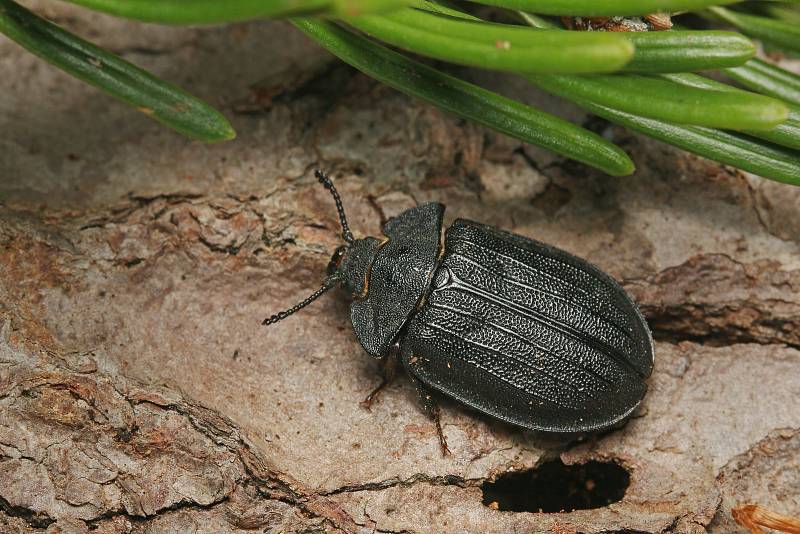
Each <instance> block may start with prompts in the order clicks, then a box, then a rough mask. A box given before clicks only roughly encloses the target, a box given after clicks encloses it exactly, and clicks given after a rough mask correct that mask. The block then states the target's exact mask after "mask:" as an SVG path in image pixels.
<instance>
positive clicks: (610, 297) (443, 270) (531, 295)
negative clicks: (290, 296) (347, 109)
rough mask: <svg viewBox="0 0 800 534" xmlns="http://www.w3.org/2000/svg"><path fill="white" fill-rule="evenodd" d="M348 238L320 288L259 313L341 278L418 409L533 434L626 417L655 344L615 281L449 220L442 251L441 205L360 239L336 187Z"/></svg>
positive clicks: (532, 245) (354, 309) (540, 248)
mask: <svg viewBox="0 0 800 534" xmlns="http://www.w3.org/2000/svg"><path fill="white" fill-rule="evenodd" d="M316 176H317V178H318V179H319V181H320V182H321V183H322V184H323V185H324V186H325V188H327V189H328V190H329V191H330V192H331V194H332V195H333V199H334V201H335V203H336V209H337V211H338V212H339V220H340V222H341V225H342V237H343V239H344V241H345V245H343V246H341V247H339V248H338V249H337V250H336V252H335V253H334V255H333V258H332V259H331V263H330V264H329V266H328V277H327V278H326V279H325V282H324V284H323V286H322V287H321V288H320V289H318V290H317V291H316V292H315V293H313V294H312V295H311V296H310V297H308V298H307V299H306V300H304V301H303V302H301V303H300V304H298V305H296V306H294V307H292V308H290V309H288V310H286V311H283V312H281V313H278V314H276V315H273V316H272V317H270V318H268V319H265V320H264V322H263V324H265V325H269V324H273V323H275V322H277V321H280V320H281V319H284V318H286V317H288V316H289V315H291V314H293V313H295V312H296V311H298V310H299V309H301V308H303V307H305V306H307V305H308V304H310V303H311V302H313V301H314V300H315V299H317V298H318V297H319V296H320V295H322V294H323V293H324V292H325V291H327V290H329V289H331V288H333V287H336V286H340V285H343V286H344V287H345V288H346V289H347V290H348V291H349V292H350V293H351V294H352V296H353V299H354V300H353V302H352V304H351V306H350V318H351V321H352V323H353V328H354V330H355V333H356V337H357V338H358V340H359V341H360V342H361V346H362V347H364V350H366V351H367V353H369V354H370V355H371V356H374V357H375V358H380V359H385V361H386V362H387V363H388V364H389V365H387V373H385V375H386V376H385V377H384V382H383V383H382V384H381V386H380V387H379V388H378V389H376V390H375V391H373V393H372V394H370V396H369V397H368V398H367V401H365V402H367V403H369V402H371V400H372V398H374V395H375V394H376V393H377V392H378V391H380V389H381V388H382V387H383V386H384V385H385V384H386V382H387V381H388V378H389V375H391V373H392V371H393V369H394V361H395V358H394V356H393V355H394V354H395V353H394V352H393V351H392V349H393V347H395V346H398V345H399V349H400V350H399V358H400V361H401V362H402V364H403V367H405V369H406V371H407V372H408V375H409V376H410V377H411V379H412V381H413V382H414V384H415V385H416V386H417V390H418V392H419V393H420V399H421V401H422V405H423V407H424V408H425V410H426V412H427V413H428V414H429V415H431V416H432V417H434V419H435V421H436V423H437V429H438V430H439V437H440V442H441V445H442V450H443V451H447V445H446V443H445V441H444V437H443V436H442V434H441V428H440V426H439V421H438V409H437V408H436V405H435V403H434V402H433V399H432V397H431V395H430V394H429V393H428V391H429V390H430V389H433V390H435V391H438V392H440V393H443V394H444V395H446V396H448V397H451V398H453V399H455V400H457V401H459V402H461V403H463V404H465V405H467V406H469V407H471V408H474V409H476V410H479V411H481V412H484V413H486V414H488V415H491V416H493V417H496V418H498V419H501V420H503V421H506V422H509V423H513V424H516V425H519V426H522V427H525V428H529V429H532V430H541V431H549V432H585V431H593V430H599V429H602V428H606V427H609V426H612V425H614V424H615V423H617V422H619V421H621V420H622V419H624V418H625V417H627V416H628V415H630V413H631V412H632V411H633V410H634V409H635V408H636V407H637V406H638V405H639V403H640V402H641V400H642V398H643V396H644V394H645V392H646V390H647V385H646V384H645V378H647V377H648V376H650V373H651V371H652V368H653V340H652V337H651V335H650V330H649V329H648V327H647V323H646V322H645V320H644V318H643V317H642V315H641V313H640V312H639V310H638V309H637V307H636V304H634V302H633V301H632V300H631V298H630V297H629V296H628V295H627V294H626V293H625V290H623V289H622V288H621V287H620V286H619V285H618V284H617V283H616V282H615V281H614V280H613V279H612V278H611V277H609V276H608V275H607V274H605V273H604V272H602V271H600V270H599V269H598V268H597V267H595V266H593V265H591V264H590V263H588V262H587V261H585V260H582V259H580V258H578V257H575V256H573V255H571V254H568V253H567V252H564V251H562V250H559V249H556V248H553V247H551V246H549V245H545V244H543V243H540V242H538V241H534V240H532V239H528V238H525V237H522V236H519V235H516V234H512V233H509V232H504V231H502V230H499V229H497V228H494V227H491V226H487V225H484V224H480V223H476V222H472V221H467V220H463V219H458V220H456V221H455V222H454V223H453V225H452V226H450V227H449V228H448V229H447V230H446V232H445V236H444V246H442V245H441V230H442V217H443V215H444V205H442V204H439V203H436V202H431V203H427V204H422V205H420V206H417V207H415V208H412V209H409V210H407V211H405V212H403V213H401V214H400V215H399V216H397V217H395V218H394V219H391V220H389V221H388V222H387V223H386V224H385V225H384V228H383V232H384V234H385V237H384V238H382V239H376V238H374V237H366V238H364V239H354V238H353V235H352V233H351V232H350V229H349V227H348V225H347V219H346V218H345V214H344V208H343V207H342V201H341V198H340V197H339V194H338V192H337V191H336V188H335V187H334V186H333V183H332V182H331V181H330V180H329V179H328V178H327V177H326V176H325V175H324V174H323V173H322V172H320V171H316Z"/></svg>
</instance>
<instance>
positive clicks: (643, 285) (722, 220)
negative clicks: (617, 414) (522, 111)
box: [0, 2, 800, 534]
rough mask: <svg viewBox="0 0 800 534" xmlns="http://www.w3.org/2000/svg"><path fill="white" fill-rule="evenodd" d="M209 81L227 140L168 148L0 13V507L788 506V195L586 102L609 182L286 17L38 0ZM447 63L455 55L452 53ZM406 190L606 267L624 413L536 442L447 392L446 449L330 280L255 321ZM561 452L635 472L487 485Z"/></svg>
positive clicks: (62, 512)
mask: <svg viewBox="0 0 800 534" xmlns="http://www.w3.org/2000/svg"><path fill="white" fill-rule="evenodd" d="M33 5H34V6H35V7H37V8H38V9H40V10H41V11H42V12H44V13H46V14H47V15H48V16H50V17H52V18H53V19H55V20H56V21H57V22H59V23H61V24H63V25H64V26H66V27H67V28H69V29H71V30H73V31H75V32H77V33H79V34H81V35H83V36H86V37H88V38H90V39H92V40H94V41H96V42H98V43H99V44H101V45H103V46H106V47H108V48H110V49H112V50H114V51H115V52H117V53H119V54H121V55H122V56H124V57H125V58H127V59H129V60H131V61H133V62H135V63H137V64H140V65H142V66H143V67H145V68H148V69H151V70H153V71H155V72H156V73H158V74H159V75H161V76H163V77H166V78H167V79H170V80H172V81H174V82H176V83H178V84H179V85H181V86H183V87H186V88H187V89H189V90H190V91H192V92H194V93H196V94H199V95H200V96H202V97H204V98H207V99H208V100H209V101H210V102H212V103H213V104H214V105H216V106H219V107H220V108H221V109H223V110H224V111H225V113H226V114H227V115H228V116H229V117H231V119H232V121H233V123H234V126H235V127H236V129H237V131H238V132H239V138H238V139H237V140H236V141H234V142H230V143H225V144H221V145H216V146H206V145H202V144H199V143H194V142H189V141H187V140H185V139H183V138H181V137H179V136H178V135H176V134H173V133H172V132H170V131H168V130H166V129H165V128H163V127H160V126H159V125H157V124H155V123H153V122H151V121H150V120H148V119H147V118H146V117H144V116H142V115H139V114H137V113H136V112H135V111H132V110H130V109H128V108H126V107H124V106H123V105H121V104H118V103H117V102H115V101H113V100H111V99H110V98H108V97H106V96H104V95H102V94H100V93H98V92H97V91H96V90H94V89H92V88H90V87H87V86H85V85H83V84H81V83H80V82H78V81H75V80H73V79H71V78H69V77H68V76H66V75H64V74H62V73H60V72H59V71H57V70H56V69H54V68H52V67H50V66H49V65H47V64H45V63H44V62H42V61H41V60H39V59H37V58H35V57H33V56H31V55H29V54H28V53H26V52H24V51H23V50H21V49H20V48H19V47H18V46H17V45H15V44H13V43H11V42H10V41H8V40H4V39H0V72H2V73H4V74H3V76H1V77H0V88H1V89H2V90H0V145H2V146H0V154H2V157H0V272H1V273H2V275H1V276H0V532H3V533H6V532H8V533H12V532H13V533H30V532H49V533H56V532H60V533H84V532H89V531H94V532H102V533H157V532H181V533H183V532H220V533H224V532H236V533H242V532H270V533H279V532H286V533H289V532H298V533H312V532H313V533H316V532H331V533H333V532H347V533H367V532H375V533H428V532H476V533H485V532H498V533H511V532H519V533H522V532H525V533H543V534H544V533H550V534H552V533H578V532H581V533H601V532H635V533H668V532H669V533H694V534H699V533H704V532H711V533H728V532H730V533H735V532H743V530H741V527H738V526H737V525H736V524H735V523H734V522H733V520H732V519H731V516H730V510H731V508H732V507H735V506H737V505H738V504H742V503H754V504H760V505H762V506H765V507H767V508H769V509H771V510H774V511H776V512H779V513H783V514H787V515H792V514H794V515H797V514H798V511H799V510H800V466H799V465H798V462H800V408H798V399H800V255H799V254H798V245H799V243H800V241H799V240H798V236H800V223H798V220H799V219H798V217H797V213H798V208H800V189H798V188H791V187H788V186H783V185H779V184H775V183H771V182H768V181H765V180H761V179H759V178H756V177H753V176H748V175H744V174H742V173H739V172H736V171H733V170H731V169H728V168H724V167H721V166H719V165H716V164H713V163H711V162H708V161H705V160H701V159H699V158H695V157H692V156H689V155H687V154H684V153H681V152H678V151H676V150H673V149H671V148H669V147H666V146H664V145H661V144H658V143H655V142H652V141H649V140H647V139H646V138H643V137H639V136H636V135H632V134H630V133H627V132H625V131H623V130H621V129H617V128H613V127H609V126H608V125H606V124H599V123H597V122H596V121H591V120H590V119H588V118H587V117H586V116H584V115H582V114H581V112H580V111H578V110H577V109H574V108H571V107H568V106H566V105H565V104H563V103H562V102H560V101H557V100H555V99H552V98H549V97H547V96H544V95H541V94H538V93H535V92H534V91H532V90H531V89H530V88H529V87H527V86H525V85H523V84H522V83H521V82H519V81H515V80H514V79H512V78H508V77H496V76H486V77H485V79H482V80H481V81H482V83H485V84H488V85H490V86H492V87H494V88H495V89H496V90H499V91H503V92H505V93H507V94H511V95H513V96H515V97H517V98H521V99H524V100H526V101H529V102H537V103H539V104H540V105H542V106H547V107H549V108H551V109H555V110H558V111H559V113H562V114H564V115H566V116H568V117H570V118H573V119H576V120H579V121H585V122H586V123H587V124H594V125H595V126H597V127H598V128H601V129H603V132H604V133H605V134H606V135H608V136H612V137H613V139H614V140H615V141H616V142H618V143H620V144H621V145H622V146H624V147H625V148H626V149H627V150H628V151H629V152H630V153H631V154H632V155H633V157H634V158H635V160H636V163H637V166H638V168H639V171H638V172H637V173H636V174H635V175H634V176H631V177H626V178H609V177H606V176H603V175H601V174H599V173H596V172H594V171H591V170H588V169H587V168H585V167H583V166H580V165H577V164H574V163H570V162H568V161H566V160H564V159H563V158H560V157H555V156H552V155H549V154H547V153H544V152H542V151H540V150H538V149H535V148H532V147H528V146H522V145H521V144H520V143H518V142H516V141H514V140H510V139H508V138H505V137H503V136H501V135H498V134H494V133H492V132H489V131H486V130H483V129H481V128H478V127H475V126H473V125H470V124H468V123H465V122H463V121H461V120H458V119H456V118H454V117H452V116H449V115H447V114H444V113H442V112H440V111H438V110H436V109H434V108H432V107H430V106H428V105H425V104H422V103H420V102H417V101H415V100H413V99H410V98H407V97H405V96H403V95H401V94H399V93H397V92H395V91H393V90H391V89H389V88H386V87H384V86H381V85H380V84H378V83H376V82H374V81H372V80H370V79H368V78H366V77H364V76H363V75H360V74H359V73H357V72H355V71H354V70H352V69H350V68H348V67H346V66H344V65H342V64H341V63H340V62H338V61H337V60H335V59H334V58H333V57H332V56H330V55H328V54H326V53H325V52H324V51H322V50H320V49H319V48H318V47H316V46H315V45H314V44H313V43H311V42H310V41H308V40H307V39H306V38H305V37H303V36H302V35H301V34H300V33H299V32H297V31H296V30H294V29H293V28H292V27H291V26H290V25H288V24H286V23H281V22H259V23H248V24H237V25H230V26H225V27H212V28H170V27H161V26H155V25H146V24H139V23H134V22H129V21H124V20H120V19H115V18H111V17H106V16H101V15H97V14H93V13H91V12H88V11H86V10H82V9H77V8H73V7H68V6H66V5H62V4H57V3H54V2H46V3H45V2H41V3H36V4H33ZM462 74H463V75H464V76H473V77H479V76H483V75H481V74H476V73H475V72H462ZM315 167H321V168H324V169H327V170H329V171H331V173H332V174H333V176H334V177H335V178H336V180H337V181H336V183H337V185H338V187H339V189H340V192H341V194H342V197H343V199H344V201H345V203H346V208H347V210H348V213H349V217H350V222H351V226H352V227H353V230H354V232H355V233H356V234H357V235H362V236H363V235H365V234H370V235H376V234H379V232H380V225H381V221H382V220H385V219H386V218H388V217H391V216H393V215H395V214H397V213H399V212H400V211H402V210H404V209H407V208H409V207H411V206H413V205H415V204H417V203H420V202H424V201H441V202H444V203H446V204H447V206H448V211H447V215H446V220H447V222H448V223H449V222H450V221H452V220H453V219H454V218H456V217H465V218H471V219H475V220H480V221H483V222H486V223H489V224H494V225H497V226H500V227H503V228H506V229H508V230H511V231H514V232H517V233H520V234H523V235H527V236H530V237H534V238H536V239H539V240H542V241H545V242H548V243H552V244H554V245H556V246H558V247H561V248H564V249H566V250H569V251H571V252H573V253H575V254H578V255H580V256H582V257H585V258H587V259H589V260H590V261H592V262H594V263H596V264H597V265H598V266H600V267H601V268H603V269H604V270H606V271H608V272H609V273H610V274H612V275H613V276H615V277H616V278H617V279H619V280H622V281H623V284H624V285H625V287H626V288H627V289H628V290H629V291H630V292H631V293H632V295H634V297H635V298H636V299H637V301H638V302H639V303H640V305H641V308H642V310H643V312H644V313H645V315H646V316H647V319H648V321H649V323H650V325H651V327H652V329H653V333H654V336H655V339H656V365H655V371H654V374H653V376H652V378H651V379H650V381H649V392H648V395H647V397H646V400H645V402H644V405H643V407H642V409H641V410H639V411H638V412H637V413H636V414H635V416H634V417H633V418H632V419H631V420H630V421H629V422H628V423H627V425H625V426H624V427H623V428H620V429H615V430H613V431H609V432H605V433H602V434H601V435H595V436H566V437H558V436H545V435H539V434H536V433H532V432H526V431H522V430H520V429H517V428H511V427H509V426H507V425H504V424H500V423H498V422H495V421H493V420H491V419H489V418H487V417H483V416H481V415H479V414H476V413H474V412H471V411H469V410H467V409H464V408H462V407H460V406H459V405H457V404H455V403H453V402H449V401H447V400H444V401H443V402H442V423H443V428H444V433H445V435H446V436H447V439H448V441H449V445H450V449H451V450H452V455H451V456H448V457H442V455H441V454H440V451H439V445H438V443H437V439H436V433H435V427H434V425H433V424H432V423H431V421H429V420H428V419H427V418H426V417H425V415H424V414H423V413H422V412H421V411H420V410H419V408H418V407H417V404H416V402H415V394H414V390H413V387H412V385H411V383H410V382H409V381H408V380H407V378H405V377H404V376H400V377H399V378H398V379H397V380H396V381H395V382H394V383H393V385H391V387H389V388H388V389H387V390H386V391H385V393H384V394H383V396H382V397H381V398H380V400H379V401H378V402H377V403H376V404H375V405H374V406H373V408H372V411H371V412H368V411H366V410H364V409H363V408H362V407H360V406H359V401H360V400H362V399H363V398H364V396H365V395H366V394H367V393H368V392H369V390H370V389H372V388H373V387H374V386H375V385H377V383H378V382H379V380H380V364H379V363H378V362H376V361H372V360H371V359H370V358H369V357H368V356H366V355H365V354H364V353H363V352H362V350H361V349H360V347H359V345H358V343H357V342H356V340H355V338H354V336H353V334H352V329H351V327H350V324H349V317H348V304H347V301H346V299H345V298H344V295H342V294H340V293H336V292H332V293H330V294H328V295H325V296H324V297H323V298H321V299H320V300H319V301H318V302H317V303H315V304H314V305H313V306H311V307H309V308H308V309H306V310H304V311H303V312H301V313H300V314H298V315H297V316H295V317H292V318H291V319H288V320H286V321H284V322H282V323H280V324H278V325H275V326H273V327H271V328H269V329H264V328H262V327H261V326H260V324H259V323H260V321H261V319H263V318H264V317H265V316H267V315H270V314H272V313H273V312H275V311H277V310H280V309H283V308H286V307H288V306H290V305H292V304H294V303H296V302H298V301H299V300H301V299H302V298H303V297H305V296H306V295H307V294H309V293H310V292H311V291H313V290H314V289H315V288H316V287H318V286H319V283H320V282H321V279H322V276H323V274H324V270H325V267H326V265H327V262H328V260H329V258H330V254H331V252H332V251H333V250H334V248H335V247H336V246H337V245H338V244H339V238H338V227H337V220H336V212H335V210H334V208H333V205H332V202H331V199H330V197H329V196H328V194H327V192H326V191H325V190H323V189H322V188H321V187H319V185H318V184H316V182H315V180H314V178H313V176H312V175H311V172H310V171H311V170H312V169H313V168H315ZM556 458H560V459H561V460H562V461H563V462H564V463H565V464H567V465H569V464H582V463H585V462H588V461H590V460H596V461H600V462H615V463H617V464H619V465H620V466H622V467H623V468H624V469H625V470H627V471H628V472H629V473H630V484H629V486H628V487H627V491H626V492H625V496H624V498H622V500H620V501H619V502H616V503H613V504H610V505H608V506H602V507H599V508H596V509H587V510H576V511H572V512H563V513H558V512H556V513H538V512H535V511H534V512H510V511H503V510H498V509H494V507H490V506H486V505H484V504H483V503H482V492H481V486H482V484H483V483H484V482H486V481H491V480H494V479H496V478H498V477H500V476H501V475H503V474H504V473H508V472H513V471H520V470H525V469H531V468H535V467H537V466H538V465H540V464H541V463H542V462H545V461H548V460H552V459H556Z"/></svg>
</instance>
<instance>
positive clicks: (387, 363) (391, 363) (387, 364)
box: [361, 350, 397, 412]
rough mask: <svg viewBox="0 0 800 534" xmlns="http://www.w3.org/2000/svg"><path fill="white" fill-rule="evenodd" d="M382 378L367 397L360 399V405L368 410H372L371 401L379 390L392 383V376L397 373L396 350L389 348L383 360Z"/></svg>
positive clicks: (379, 392) (377, 394)
mask: <svg viewBox="0 0 800 534" xmlns="http://www.w3.org/2000/svg"><path fill="white" fill-rule="evenodd" d="M382 362H383V373H382V374H383V379H382V380H381V383H380V384H379V385H378V387H376V388H375V389H373V390H372V391H371V392H370V394H369V395H367V397H366V398H365V399H364V400H363V401H361V407H362V408H364V409H365V410H367V411H368V412H370V411H372V403H373V402H375V400H376V399H377V398H378V397H379V396H380V394H381V392H382V391H383V390H384V389H386V386H388V385H389V384H391V383H392V381H393V380H394V377H395V376H396V375H397V351H396V350H391V351H389V354H387V355H386V356H385V357H384V358H383V360H382Z"/></svg>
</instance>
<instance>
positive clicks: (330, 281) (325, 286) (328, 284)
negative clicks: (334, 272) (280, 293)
mask: <svg viewBox="0 0 800 534" xmlns="http://www.w3.org/2000/svg"><path fill="white" fill-rule="evenodd" d="M338 283H339V278H338V277H336V276H329V277H328V278H326V279H325V282H323V283H322V287H321V288H319V289H317V290H316V291H314V292H313V293H312V294H311V295H309V296H308V297H307V298H306V299H305V300H303V301H302V302H301V303H300V304H295V305H294V306H292V307H291V308H289V309H288V310H283V311H282V312H279V313H276V314H275V315H272V316H270V317H267V318H266V319H264V320H263V321H262V322H261V324H262V325H264V326H269V325H271V324H275V323H277V322H278V321H282V320H284V319H286V318H287V317H289V316H290V315H292V314H294V313H297V312H298V311H300V310H302V309H303V308H305V307H306V306H308V305H309V304H311V303H312V302H314V301H315V300H317V299H318V298H320V297H321V296H322V295H323V294H325V292H326V291H328V290H330V289H333V288H334V287H336V285H337V284H338Z"/></svg>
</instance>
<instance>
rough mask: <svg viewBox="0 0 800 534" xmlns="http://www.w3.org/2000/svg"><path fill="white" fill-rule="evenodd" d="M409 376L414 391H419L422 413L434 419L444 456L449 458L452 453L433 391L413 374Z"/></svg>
mask: <svg viewBox="0 0 800 534" xmlns="http://www.w3.org/2000/svg"><path fill="white" fill-rule="evenodd" d="M408 376H409V378H411V382H412V383H413V384H414V389H416V390H417V398H418V399H419V403H420V406H422V411H424V412H425V415H427V416H428V417H430V418H431V419H433V422H434V424H435V425H436V434H437V435H438V436H439V446H440V447H441V448H442V456H449V455H450V454H452V453H451V452H450V448H449V447H448V446H447V439H445V437H444V432H442V422H441V414H440V410H439V404H438V403H437V402H436V399H435V398H434V397H433V393H432V392H431V390H430V389H428V388H427V387H426V386H425V384H423V383H422V382H421V381H420V380H419V379H418V378H417V377H415V376H413V375H412V374H411V373H409V374H408Z"/></svg>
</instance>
